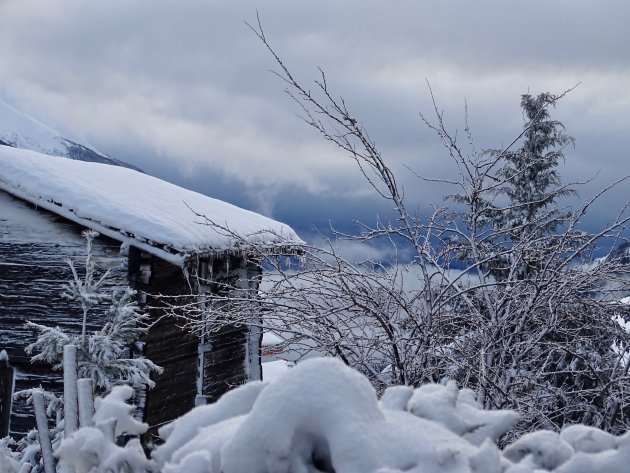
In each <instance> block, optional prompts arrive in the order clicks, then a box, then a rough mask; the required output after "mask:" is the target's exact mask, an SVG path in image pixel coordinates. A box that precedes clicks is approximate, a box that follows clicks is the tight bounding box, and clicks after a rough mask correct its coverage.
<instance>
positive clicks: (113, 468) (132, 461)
mask: <svg viewBox="0 0 630 473" xmlns="http://www.w3.org/2000/svg"><path fill="white" fill-rule="evenodd" d="M132 396H133V388H131V387H129V386H115V387H114V388H113V389H112V391H111V393H109V394H107V395H106V396H104V397H99V398H97V399H96V400H95V403H94V404H95V407H96V412H95V414H94V425H95V427H81V428H80V429H78V430H77V431H76V432H74V433H73V434H72V435H70V436H69V437H67V438H64V439H63V440H62V441H61V444H60V445H59V447H58V448H57V449H56V450H55V456H56V457H57V458H59V464H60V465H61V466H63V467H67V468H70V469H71V470H72V471H74V473H101V472H102V473H106V472H107V473H145V472H147V471H151V470H150V462H149V460H148V459H147V458H146V456H145V455H144V452H143V451H142V448H141V447H140V445H139V443H138V442H137V441H136V440H135V439H132V440H131V441H129V442H128V443H127V444H126V445H125V446H119V445H118V444H117V443H116V438H117V437H118V436H120V435H122V434H130V435H139V434H142V433H144V432H146V430H147V428H148V426H147V425H146V424H143V423H141V422H138V421H137V420H136V419H134V418H133V415H132V412H133V410H134V406H133V405H131V404H128V403H127V402H126V401H128V400H129V399H131V397H132ZM59 471H61V470H59Z"/></svg>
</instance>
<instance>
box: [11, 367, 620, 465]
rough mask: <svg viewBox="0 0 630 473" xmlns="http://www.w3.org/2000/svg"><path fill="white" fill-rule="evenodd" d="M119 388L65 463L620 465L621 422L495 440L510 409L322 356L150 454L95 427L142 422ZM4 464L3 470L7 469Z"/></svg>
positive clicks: (71, 442) (71, 444)
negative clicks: (386, 382) (501, 442)
mask: <svg viewBox="0 0 630 473" xmlns="http://www.w3.org/2000/svg"><path fill="white" fill-rule="evenodd" d="M130 395H131V391H130V390H128V391H125V389H123V388H120V389H119V388H115V390H114V392H112V394H111V395H109V396H107V397H106V398H105V399H102V400H97V414H96V416H95V421H96V427H86V428H82V429H80V430H78V431H77V432H76V433H75V434H73V435H72V436H70V437H69V438H67V439H65V440H63V442H62V444H61V447H60V448H59V449H58V450H57V456H59V457H60V458H61V462H62V463H63V464H65V465H66V466H68V467H70V468H73V469H74V471H75V473H95V472H101V471H110V470H105V469H104V468H105V467H106V468H110V469H111V471H114V472H118V471H123V470H121V469H120V468H122V465H128V466H129V467H130V470H124V471H131V472H133V473H140V472H146V471H153V472H163V473H317V472H327V473H395V472H396V473H402V472H405V473H438V472H439V473H444V472H452V473H459V472H462V473H463V472H469V473H472V472H478V473H541V472H556V473H592V472H599V471H602V472H606V473H627V472H628V465H630V433H626V434H625V435H622V436H620V437H615V436H612V435H610V434H607V433H605V432H603V431H601V430H598V429H595V428H591V427H586V426H581V425H574V426H568V427H566V428H565V429H563V430H562V432H560V433H555V432H550V431H540V432H534V433H530V434H527V435H525V436H524V437H522V438H521V439H519V440H517V441H516V442H515V443H514V444H512V445H510V446H508V447H507V448H505V449H504V450H503V451H501V450H500V449H499V448H498V447H497V446H496V440H497V439H498V438H499V437H500V436H501V435H502V434H503V433H504V432H506V431H507V430H509V429H510V427H511V426H512V425H513V424H514V422H516V420H517V418H518V414H517V413H515V412H513V411H486V410H483V409H482V408H481V407H480V406H479V405H478V404H477V402H476V401H475V399H474V394H473V392H472V391H470V390H467V389H461V390H460V389H458V388H457V387H456V386H455V384H454V383H448V384H446V385H438V384H427V385H424V386H422V387H420V388H417V389H415V390H414V389H412V388H410V387H404V386H399V387H393V388H389V389H387V390H386V391H385V393H384V394H383V396H382V397H381V399H377V397H376V393H375V391H374V389H373V388H372V387H371V385H370V383H369V382H368V380H367V379H366V378H365V377H364V376H362V375H361V374H359V373H358V372H356V371H354V370H352V369H350V368H348V367H347V366H345V365H344V364H343V363H341V362H340V361H338V360H335V359H330V358H318V359H311V360H307V361H304V362H302V363H300V364H298V365H296V366H295V367H293V368H291V369H289V370H287V371H285V372H284V373H282V374H280V375H279V376H277V377H275V378H274V379H273V380H272V381H271V382H259V381H257V382H251V383H249V384H246V385H244V386H241V387H239V388H237V389H234V390H232V391H230V392H229V393H227V394H226V395H224V396H223V397H222V398H221V399H220V400H219V401H218V402H217V403H215V404H211V405H205V406H199V407H197V408H195V409H194V410H193V411H191V412H190V413H188V414H186V415H184V416H183V417H181V418H179V419H177V420H176V421H174V422H173V423H171V424H169V425H167V426H164V427H163V428H162V429H161V430H160V434H161V435H162V437H163V438H165V443H164V444H162V445H160V446H159V447H157V449H155V450H154V452H153V454H152V457H151V459H146V458H144V456H143V454H142V453H141V451H140V450H139V449H138V448H137V444H136V443H133V444H130V445H129V446H128V448H125V449H123V448H120V447H118V446H116V445H115V444H113V442H112V441H111V440H110V439H108V438H107V436H106V435H104V434H103V431H107V429H109V430H110V431H111V430H112V423H113V422H114V420H113V419H115V422H116V427H117V429H116V430H117V431H118V432H121V431H123V430H127V431H130V432H134V433H137V432H140V431H142V430H143V429H144V428H146V426H142V425H139V424H137V423H135V422H131V421H130V420H129V419H130V410H129V409H126V407H125V404H124V399H126V398H127V397H129V396H130ZM108 425H109V427H107V426H108ZM1 461H2V452H1V451H0V463H1ZM4 465H5V470H3V473H5V472H10V473H13V472H14V471H18V470H17V469H14V470H11V469H9V468H16V465H13V464H11V462H10V461H6V458H5V463H4ZM6 465H9V466H8V467H7V466H6ZM0 466H1V465H0ZM59 471H61V470H59Z"/></svg>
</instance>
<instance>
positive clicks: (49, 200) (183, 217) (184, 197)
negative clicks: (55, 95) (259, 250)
mask: <svg viewBox="0 0 630 473" xmlns="http://www.w3.org/2000/svg"><path fill="white" fill-rule="evenodd" d="M0 189H2V190H5V191H7V192H8V193H10V194H12V195H14V196H16V197H19V198H21V199H24V200H26V201H28V202H31V203H33V204H35V205H37V206H38V207H42V208H44V209H47V210H50V211H52V212H54V213H56V214H58V215H61V216H63V217H65V218H67V219H69V220H72V221H74V222H76V223H79V224H81V225H84V226H86V227H88V228H92V229H94V230H96V231H98V232H100V233H102V234H104V235H107V236H109V237H111V238H114V239H116V240H118V241H121V242H123V243H125V244H129V245H132V246H136V247H139V248H141V249H143V250H145V251H148V252H150V253H152V254H155V255H157V256H159V257H160V258H163V259H165V260H167V261H170V262H172V263H174V264H179V265H181V264H183V262H184V260H185V259H186V257H187V256H188V255H190V254H194V253H216V252H226V251H227V252H229V251H235V250H240V249H242V244H243V243H245V244H247V243H252V244H254V243H256V244H264V245H269V246H276V245H278V246H283V247H294V246H298V245H300V244H302V243H303V242H302V240H300V238H299V237H298V236H297V235H296V233H295V232H294V231H293V229H291V228H290V227H289V226H288V225H285V224H283V223H279V222H276V221H275V220H272V219H270V218H267V217H264V216H262V215H260V214H257V213H254V212H250V211H248V210H244V209H241V208H239V207H236V206H234V205H232V204H228V203H226V202H222V201H220V200H217V199H213V198H211V197H208V196H205V195H202V194H199V193H197V192H193V191H190V190H188V189H183V188H181V187H178V186H176V185H174V184H171V183H168V182H166V181H162V180H160V179H157V178H155V177H152V176H148V175H146V174H142V173H140V172H137V171H134V170H132V169H127V168H123V167H118V166H110V165H106V164H100V163H91V162H83V161H74V160H70V159H66V158H58V157H55V156H49V155H44V154H40V153H37V152H34V151H30V150H23V149H17V148H12V147H9V146H1V145H0ZM195 213H197V214H200V215H205V216H206V217H208V218H209V219H211V220H212V221H213V222H215V223H216V224H217V225H220V226H224V227H227V228H229V229H230V231H231V232H233V234H234V235H227V234H226V232H224V231H221V230H217V229H214V228H213V227H212V226H208V225H204V224H203V222H204V219H203V218H201V217H199V216H197V215H195Z"/></svg>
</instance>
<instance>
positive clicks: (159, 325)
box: [129, 247, 198, 442]
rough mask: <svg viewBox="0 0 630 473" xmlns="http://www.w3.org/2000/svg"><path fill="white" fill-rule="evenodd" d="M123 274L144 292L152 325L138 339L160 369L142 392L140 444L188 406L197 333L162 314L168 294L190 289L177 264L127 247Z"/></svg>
mask: <svg viewBox="0 0 630 473" xmlns="http://www.w3.org/2000/svg"><path fill="white" fill-rule="evenodd" d="M129 275H130V279H131V283H132V285H133V286H134V288H135V289H136V290H138V291H141V292H143V293H144V294H145V295H146V306H145V310H146V311H147V312H148V313H149V314H150V316H151V318H150V322H151V323H153V325H152V327H151V329H150V330H149V332H148V334H147V335H145V336H144V337H143V342H145V345H144V350H145V352H144V355H145V356H146V357H147V358H149V359H150V360H152V361H153V362H154V363H156V364H157V365H159V366H161V367H162V368H163V369H164V372H163V373H162V374H161V375H153V376H152V379H153V380H154V381H155V383H156V386H155V387H154V388H153V389H150V390H148V391H147V392H146V399H145V405H146V408H145V419H144V420H145V422H147V423H148V424H149V426H150V430H149V433H148V435H147V438H146V439H145V442H146V441H148V440H149V439H151V438H152V436H153V435H155V434H156V432H157V429H158V428H159V427H160V426H161V425H163V424H165V423H167V422H169V421H171V420H173V419H175V418H176V417H179V416H181V415H182V414H184V413H186V412H188V411H189V410H190V409H192V408H193V407H194V404H195V394H196V377H197V347H198V337H197V336H196V335H195V334H192V333H190V332H189V331H188V330H187V329H185V328H183V327H182V325H183V322H182V321H181V320H179V319H177V318H175V317H171V316H166V314H167V312H168V304H169V303H171V302H173V300H172V299H169V298H168V296H173V295H178V294H190V293H191V288H190V287H189V285H188V282H187V279H186V277H185V275H184V273H183V271H182V269H181V268H180V267H178V266H174V265H172V264H170V263H167V262H165V261H164V260H162V259H160V258H157V257H154V256H152V255H150V254H147V253H144V252H142V251H140V250H138V249H137V248H133V247H132V248H130V250H129ZM160 296H166V298H162V297H160Z"/></svg>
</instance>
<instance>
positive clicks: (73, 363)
mask: <svg viewBox="0 0 630 473" xmlns="http://www.w3.org/2000/svg"><path fill="white" fill-rule="evenodd" d="M78 403H79V401H78V396H77V347H76V346H75V345H65V346H64V347H63V418H64V437H65V438H68V437H70V435H72V434H73V433H74V432H76V431H77V429H78V428H79V412H78V411H79V406H78Z"/></svg>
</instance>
